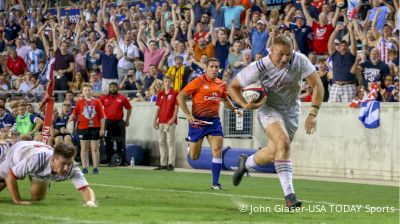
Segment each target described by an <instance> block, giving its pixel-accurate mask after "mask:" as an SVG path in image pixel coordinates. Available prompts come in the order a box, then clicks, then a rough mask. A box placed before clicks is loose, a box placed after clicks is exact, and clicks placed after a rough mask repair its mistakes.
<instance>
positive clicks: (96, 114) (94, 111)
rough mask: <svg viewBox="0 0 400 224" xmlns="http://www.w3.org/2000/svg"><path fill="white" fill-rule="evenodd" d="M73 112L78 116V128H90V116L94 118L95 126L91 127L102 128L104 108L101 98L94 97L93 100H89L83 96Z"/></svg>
mask: <svg viewBox="0 0 400 224" xmlns="http://www.w3.org/2000/svg"><path fill="white" fill-rule="evenodd" d="M93 106H94V107H93ZM72 114H73V115H74V116H75V117H78V129H88V128H90V127H89V118H90V117H92V119H93V127H91V128H100V120H101V119H102V118H104V109H103V105H102V104H101V102H100V100H99V99H95V98H92V100H90V101H87V100H85V98H81V99H79V100H78V101H77V102H76V104H75V109H74V111H72Z"/></svg>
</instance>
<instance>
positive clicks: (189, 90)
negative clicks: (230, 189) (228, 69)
mask: <svg viewBox="0 0 400 224" xmlns="http://www.w3.org/2000/svg"><path fill="white" fill-rule="evenodd" d="M206 66H207V72H206V74H205V75H201V76H199V77H197V78H196V79H194V80H193V81H192V82H190V83H189V84H188V85H187V86H186V87H185V88H184V89H183V90H182V91H181V92H180V93H179V95H178V103H179V106H180V107H181V109H182V110H183V112H184V113H185V115H186V119H187V120H188V122H189V134H188V139H189V141H190V144H189V147H188V150H189V155H190V158H191V159H192V160H197V159H198V158H199V156H200V153H201V145H202V143H203V139H204V137H207V140H208V142H209V143H210V146H211V149H212V154H213V159H212V163H211V171H212V176H213V183H212V185H211V189H212V190H223V189H224V188H223V187H222V186H221V184H220V183H219V175H220V172H221V166H222V159H221V155H222V154H221V151H222V143H223V133H222V126H221V121H220V118H219V115H218V111H219V104H220V102H221V100H222V101H224V104H225V107H227V108H229V109H231V110H233V111H234V112H235V113H238V114H239V115H240V116H242V115H243V113H242V111H240V110H237V109H236V108H235V107H234V106H233V105H232V102H231V101H230V100H229V99H228V94H227V86H226V83H225V82H223V81H222V80H220V79H218V78H217V75H218V71H219V61H218V59H216V58H209V59H208V60H207V63H206ZM190 95H191V96H192V102H193V103H192V112H190V110H189V108H188V106H187V104H186V98H187V97H188V96H190Z"/></svg>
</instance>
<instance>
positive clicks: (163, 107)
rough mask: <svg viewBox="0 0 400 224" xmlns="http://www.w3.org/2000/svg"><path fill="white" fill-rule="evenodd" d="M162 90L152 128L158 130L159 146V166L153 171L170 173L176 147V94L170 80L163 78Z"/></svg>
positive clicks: (167, 77)
mask: <svg viewBox="0 0 400 224" xmlns="http://www.w3.org/2000/svg"><path fill="white" fill-rule="evenodd" d="M163 84H164V90H163V91H160V92H159V93H158V96H157V102H156V106H157V110H156V115H155V117H154V122H153V126H154V128H155V129H156V130H158V144H159V146H160V148H159V149H160V166H158V167H157V168H155V170H164V169H166V170H168V171H172V170H174V168H175V157H176V145H175V128H176V124H177V120H176V117H177V114H178V101H177V99H176V96H177V95H178V92H177V91H175V90H174V89H173V88H172V78H171V77H170V76H164V77H163Z"/></svg>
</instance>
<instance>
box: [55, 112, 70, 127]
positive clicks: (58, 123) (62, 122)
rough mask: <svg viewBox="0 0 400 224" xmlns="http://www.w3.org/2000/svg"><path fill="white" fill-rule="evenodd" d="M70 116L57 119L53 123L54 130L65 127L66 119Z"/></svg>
mask: <svg viewBox="0 0 400 224" xmlns="http://www.w3.org/2000/svg"><path fill="white" fill-rule="evenodd" d="M70 116H71V115H70V114H69V115H65V116H63V117H57V119H56V120H55V121H54V122H53V126H54V129H56V130H60V129H61V128H65V127H67V122H68V119H69V117H70Z"/></svg>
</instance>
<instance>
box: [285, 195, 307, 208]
mask: <svg viewBox="0 0 400 224" xmlns="http://www.w3.org/2000/svg"><path fill="white" fill-rule="evenodd" d="M285 200H286V206H287V207H288V208H289V209H290V210H292V209H295V208H299V207H301V205H302V204H303V203H302V202H301V201H298V200H297V198H296V195H295V194H293V193H292V194H289V195H286V196H285Z"/></svg>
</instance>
